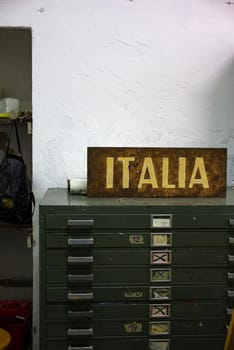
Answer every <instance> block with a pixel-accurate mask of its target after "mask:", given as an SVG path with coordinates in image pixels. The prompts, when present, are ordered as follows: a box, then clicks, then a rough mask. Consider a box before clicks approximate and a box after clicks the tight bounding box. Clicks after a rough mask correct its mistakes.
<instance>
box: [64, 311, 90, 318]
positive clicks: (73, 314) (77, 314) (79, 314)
mask: <svg viewBox="0 0 234 350" xmlns="http://www.w3.org/2000/svg"><path fill="white" fill-rule="evenodd" d="M67 316H68V318H70V319H71V318H72V319H77V318H91V317H93V310H85V311H71V310H68V312H67Z"/></svg>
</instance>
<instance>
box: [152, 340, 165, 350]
mask: <svg viewBox="0 0 234 350" xmlns="http://www.w3.org/2000/svg"><path fill="white" fill-rule="evenodd" d="M149 350H170V341H169V340H167V339H155V340H154V339H150V340H149Z"/></svg>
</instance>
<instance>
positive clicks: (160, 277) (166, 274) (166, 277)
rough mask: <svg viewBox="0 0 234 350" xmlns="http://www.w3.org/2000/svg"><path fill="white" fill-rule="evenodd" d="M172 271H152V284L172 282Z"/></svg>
mask: <svg viewBox="0 0 234 350" xmlns="http://www.w3.org/2000/svg"><path fill="white" fill-rule="evenodd" d="M170 281H171V269H151V270H150V282H170Z"/></svg>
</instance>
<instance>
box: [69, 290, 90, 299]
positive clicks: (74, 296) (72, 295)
mask: <svg viewBox="0 0 234 350" xmlns="http://www.w3.org/2000/svg"><path fill="white" fill-rule="evenodd" d="M67 299H68V300H70V301H77V300H92V299H93V293H92V292H90V293H68V294H67Z"/></svg>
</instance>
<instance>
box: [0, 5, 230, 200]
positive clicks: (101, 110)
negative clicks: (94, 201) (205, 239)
mask: <svg viewBox="0 0 234 350" xmlns="http://www.w3.org/2000/svg"><path fill="white" fill-rule="evenodd" d="M233 19H234V5H227V4H226V1H225V0H190V1H187V0H173V1H172V0H157V1H155V0H133V1H129V0H99V1H88V0H70V1H69V2H67V1H62V0H47V1H44V2H43V1H38V0H11V1H10V2H9V1H6V0H5V1H4V0H1V1H0V25H1V26H28V27H32V31H33V113H34V141H33V156H34V186H35V189H36V191H37V193H38V194H39V195H40V194H41V193H42V192H44V190H45V189H46V188H47V187H48V186H64V185H65V184H66V177H68V176H80V177H85V176H86V148H87V146H202V147H203V146H204V147H206V146H209V147H228V151H229V168H228V171H229V183H230V178H231V177H233V178H234V98H233V95H234V69H233V54H234V21H233Z"/></svg>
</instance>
